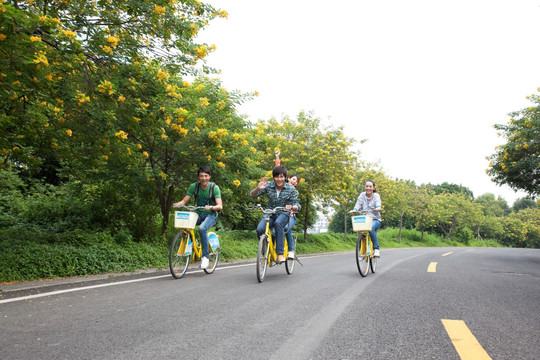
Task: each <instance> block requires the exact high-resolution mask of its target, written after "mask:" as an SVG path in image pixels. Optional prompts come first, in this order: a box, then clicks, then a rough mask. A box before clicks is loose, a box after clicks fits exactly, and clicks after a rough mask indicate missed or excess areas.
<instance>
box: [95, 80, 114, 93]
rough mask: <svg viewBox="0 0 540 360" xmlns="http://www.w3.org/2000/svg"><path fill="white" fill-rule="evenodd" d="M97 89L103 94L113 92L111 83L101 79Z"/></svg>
mask: <svg viewBox="0 0 540 360" xmlns="http://www.w3.org/2000/svg"><path fill="white" fill-rule="evenodd" d="M98 89H99V90H98V91H99V92H100V93H103V94H109V95H112V94H114V89H113V84H112V83H111V82H110V81H108V80H103V81H102V82H101V84H99V85H98Z"/></svg>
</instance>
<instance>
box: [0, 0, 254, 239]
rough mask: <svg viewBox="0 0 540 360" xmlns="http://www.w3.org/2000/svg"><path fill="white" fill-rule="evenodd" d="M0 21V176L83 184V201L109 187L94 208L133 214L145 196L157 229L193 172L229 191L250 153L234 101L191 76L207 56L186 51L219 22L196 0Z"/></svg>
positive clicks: (82, 5) (79, 1) (40, 7)
mask: <svg viewBox="0 0 540 360" xmlns="http://www.w3.org/2000/svg"><path fill="white" fill-rule="evenodd" d="M0 15H1V16H0V54H1V56H0V135H2V136H0V146H1V153H2V164H3V165H4V166H10V167H13V168H15V169H17V171H19V172H20V173H21V174H26V175H25V176H26V177H34V178H39V179H43V180H44V181H45V182H48V183H52V184H56V185H58V184H61V183H66V182H70V183H75V182H78V183H82V184H83V185H84V184H87V185H85V187H84V189H82V191H83V192H86V195H87V196H89V197H90V198H92V199H93V202H96V201H95V200H96V188H100V187H101V188H100V189H101V190H102V189H103V184H108V185H107V186H109V187H110V189H111V190H109V191H107V193H106V194H108V195H107V196H105V195H104V194H105V193H102V195H101V198H102V199H105V198H107V197H111V200H110V201H109V202H110V203H113V202H115V201H119V200H122V201H123V204H122V206H124V207H126V206H129V207H131V208H132V209H134V210H133V211H136V210H137V209H138V208H139V207H140V206H139V205H143V204H145V202H147V199H144V196H145V195H144V194H148V193H149V191H148V189H149V188H150V187H151V188H152V189H154V191H153V193H154V194H157V198H158V199H159V205H160V206H159V207H160V209H161V213H162V215H163V219H164V220H163V228H162V230H163V229H164V227H166V224H167V219H168V211H169V208H170V204H171V203H172V201H173V200H172V199H173V196H174V189H175V188H176V187H178V186H181V187H184V186H186V184H187V183H188V182H189V181H191V180H192V179H193V178H194V174H195V173H196V167H197V166H198V165H202V164H203V163H209V164H210V165H211V166H212V167H213V168H214V169H215V170H217V174H218V175H219V174H220V173H221V176H223V177H227V179H230V180H231V182H232V181H239V180H238V179H237V177H236V175H231V174H232V173H234V172H235V171H236V170H237V168H239V167H240V166H241V164H242V162H241V161H238V157H239V156H243V155H242V154H244V155H246V156H248V157H249V154H251V152H250V151H249V148H250V146H247V145H248V142H247V140H246V136H245V135H244V134H243V133H244V126H245V125H246V124H245V122H244V121H243V119H241V118H240V117H239V116H238V115H236V112H235V111H236V109H235V106H236V105H237V104H239V103H240V102H241V101H243V100H244V96H243V95H240V94H237V93H231V92H227V91H226V90H224V89H223V88H222V87H221V85H220V84H219V82H217V81H216V80H210V79H207V78H205V77H201V76H200V75H198V74H201V71H202V72H206V73H208V72H211V71H212V70H211V69H208V68H206V67H204V58H205V57H206V56H207V55H208V54H209V53H210V52H211V51H212V50H213V49H214V47H213V46H212V45H208V44H198V43H196V42H195V39H196V36H197V33H198V31H199V30H200V29H201V28H203V27H205V26H207V24H208V23H209V21H211V20H212V19H213V18H215V17H226V16H227V14H226V13H225V12H223V11H217V10H215V9H214V8H213V7H211V6H209V5H206V4H203V3H201V2H199V1H197V0H183V1H176V0H152V1H148V0H137V1H135V0H128V1H124V0H122V1H120V0H111V1H85V0H67V1H57V0H41V1H34V0H24V1H15V0H0ZM201 63H202V64H203V66H202V67H201V66H200V64H201ZM193 75H197V76H196V77H195V79H196V80H193V78H194V77H193ZM187 76H189V78H190V79H191V80H190V81H189V82H186V81H185V80H184V78H187ZM238 145H241V146H238ZM229 149H232V151H229ZM225 174H227V175H225ZM188 178H189V180H188ZM96 184H97V185H96ZM119 185H121V186H119ZM98 190H99V189H98ZM89 191H90V193H91V194H90V195H88V192H89ZM124 192H129V194H128V193H125V194H123V195H122V194H121V193H124ZM137 198H138V200H137ZM102 212H103V213H104V214H105V213H107V211H105V210H104V211H102ZM124 212H125V211H124ZM117 213H119V211H117ZM108 215H109V214H108ZM146 215H147V214H145V216H146ZM140 217H142V216H140ZM104 219H105V216H104ZM108 219H109V220H110V219H111V216H108ZM146 222H147V223H148V221H147V220H146Z"/></svg>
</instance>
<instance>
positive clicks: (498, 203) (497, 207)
mask: <svg viewBox="0 0 540 360" xmlns="http://www.w3.org/2000/svg"><path fill="white" fill-rule="evenodd" d="M474 202H475V203H476V204H479V205H481V206H482V207H483V212H484V215H485V216H495V217H501V216H505V215H508V214H509V213H510V207H509V206H508V203H507V202H506V200H504V199H503V198H501V197H499V198H497V199H495V195H493V194H490V193H486V194H483V195H480V196H479V197H477V198H476V199H474Z"/></svg>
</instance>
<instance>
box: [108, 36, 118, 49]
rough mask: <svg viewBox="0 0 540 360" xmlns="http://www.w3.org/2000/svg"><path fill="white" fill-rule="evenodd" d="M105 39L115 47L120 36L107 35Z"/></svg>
mask: <svg viewBox="0 0 540 360" xmlns="http://www.w3.org/2000/svg"><path fill="white" fill-rule="evenodd" d="M106 40H107V42H108V43H109V45H111V46H112V47H113V48H116V46H117V45H118V43H119V42H120V38H119V37H118V36H109V37H108V38H107V39H106Z"/></svg>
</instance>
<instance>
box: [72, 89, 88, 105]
mask: <svg viewBox="0 0 540 360" xmlns="http://www.w3.org/2000/svg"><path fill="white" fill-rule="evenodd" d="M75 97H76V98H77V100H79V105H82V104H83V103H85V102H90V97H89V96H87V95H85V94H84V93H82V92H80V91H79V90H77V95H76V96H75Z"/></svg>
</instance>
